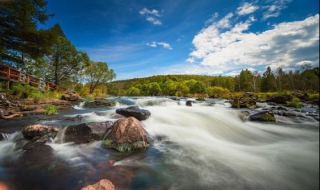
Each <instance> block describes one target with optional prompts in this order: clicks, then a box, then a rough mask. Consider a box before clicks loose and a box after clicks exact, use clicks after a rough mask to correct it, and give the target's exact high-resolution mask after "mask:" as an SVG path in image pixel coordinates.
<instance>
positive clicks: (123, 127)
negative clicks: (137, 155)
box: [101, 117, 149, 152]
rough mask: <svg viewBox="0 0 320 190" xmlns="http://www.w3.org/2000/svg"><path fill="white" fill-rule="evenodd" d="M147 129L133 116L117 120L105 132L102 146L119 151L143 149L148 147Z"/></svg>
mask: <svg viewBox="0 0 320 190" xmlns="http://www.w3.org/2000/svg"><path fill="white" fill-rule="evenodd" d="M147 135H148V134H147V131H146V130H145V129H144V128H143V127H142V125H141V123H140V122H139V121H138V120H137V119H136V118H134V117H128V118H122V119H119V120H117V121H116V122H115V123H114V125H113V126H112V128H111V130H110V131H109V132H107V134H106V137H105V140H104V141H103V142H102V145H101V146H102V147H103V148H113V149H116V150H118V151H120V152H129V151H132V150H139V149H145V148H147V147H149V140H148V137H147Z"/></svg>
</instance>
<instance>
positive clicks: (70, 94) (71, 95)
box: [61, 91, 83, 101]
mask: <svg viewBox="0 0 320 190" xmlns="http://www.w3.org/2000/svg"><path fill="white" fill-rule="evenodd" d="M61 100H67V101H83V99H82V98H81V97H80V96H79V95H78V94H77V93H76V92H74V91H67V92H65V93H64V94H63V95H62V96H61Z"/></svg>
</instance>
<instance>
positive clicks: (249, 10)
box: [237, 3, 259, 15]
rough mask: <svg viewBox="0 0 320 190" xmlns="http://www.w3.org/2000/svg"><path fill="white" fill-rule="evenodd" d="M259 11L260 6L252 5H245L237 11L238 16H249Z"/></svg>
mask: <svg viewBox="0 0 320 190" xmlns="http://www.w3.org/2000/svg"><path fill="white" fill-rule="evenodd" d="M258 9H259V7H258V6H255V5H252V4H250V3H244V4H243V5H242V6H241V7H239V8H238V9H237V10H238V15H247V14H251V13H253V12H255V11H256V10H258Z"/></svg>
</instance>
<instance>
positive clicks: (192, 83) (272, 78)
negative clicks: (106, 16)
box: [0, 0, 319, 97]
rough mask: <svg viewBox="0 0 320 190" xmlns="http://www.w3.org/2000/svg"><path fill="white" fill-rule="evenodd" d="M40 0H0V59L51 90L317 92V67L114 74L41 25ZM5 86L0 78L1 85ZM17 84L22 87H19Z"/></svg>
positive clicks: (185, 93) (42, 3)
mask: <svg viewBox="0 0 320 190" xmlns="http://www.w3.org/2000/svg"><path fill="white" fill-rule="evenodd" d="M46 5H47V2H46V1H45V0H17V1H0V42H1V43H0V64H1V65H9V66H12V67H14V68H16V69H19V70H23V71H26V72H27V73H30V74H32V75H33V76H36V77H38V78H41V79H43V80H45V81H50V82H52V83H54V84H55V85H56V86H57V88H56V91H66V90H74V91H76V92H77V93H79V94H80V95H82V96H89V95H91V96H106V95H112V96H119V95H127V96H160V95H168V96H202V97H229V95H230V94H231V93H235V92H285V91H303V92H312V93H318V92H319V67H312V66H311V65H303V66H301V68H300V70H284V69H282V68H281V67H279V68H277V69H275V70H272V69H271V68H270V67H267V68H266V69H265V71H264V72H263V73H259V72H258V71H256V70H255V71H252V70H249V69H243V70H242V71H241V72H240V74H239V75H237V76H200V75H163V76H151V77H145V78H135V79H130V80H118V81H113V80H114V79H116V73H115V72H114V70H113V69H111V68H109V67H108V64H107V63H106V62H95V61H92V60H90V57H89V56H88V54H87V53H86V52H83V51H79V50H77V48H76V47H75V46H74V45H73V44H72V43H71V42H70V41H69V40H68V38H67V37H66V35H65V34H64V32H63V30H62V28H61V27H60V25H59V24H55V25H54V26H51V27H49V28H44V27H43V26H44V24H45V23H46V21H47V20H48V19H49V18H50V17H53V16H54V15H53V14H51V13H48V12H47V10H46ZM3 86H4V85H2V84H1V83H0V89H3V88H4V87H3ZM20 89H22V88H21V87H20Z"/></svg>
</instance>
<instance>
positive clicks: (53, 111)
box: [44, 105, 58, 115]
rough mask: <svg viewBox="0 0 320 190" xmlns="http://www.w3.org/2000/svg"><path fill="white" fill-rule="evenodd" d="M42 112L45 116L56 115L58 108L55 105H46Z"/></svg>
mask: <svg viewBox="0 0 320 190" xmlns="http://www.w3.org/2000/svg"><path fill="white" fill-rule="evenodd" d="M44 110H45V111H44V114H46V115H53V114H57V113H58V108H57V107H56V106H55V105H47V106H46V107H45V109H44Z"/></svg>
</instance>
